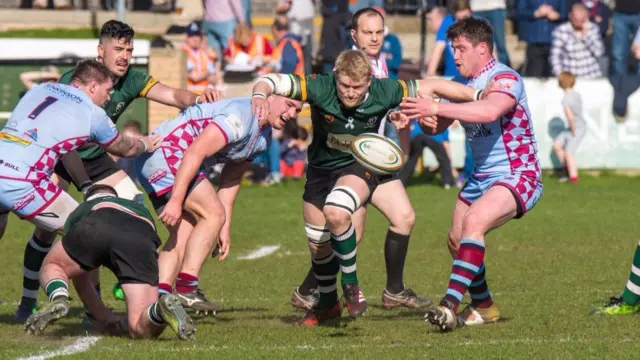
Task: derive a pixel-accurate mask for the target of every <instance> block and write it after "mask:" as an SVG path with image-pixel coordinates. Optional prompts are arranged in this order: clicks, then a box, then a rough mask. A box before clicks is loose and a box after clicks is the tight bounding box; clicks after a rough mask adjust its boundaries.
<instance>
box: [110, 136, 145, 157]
mask: <svg viewBox="0 0 640 360" xmlns="http://www.w3.org/2000/svg"><path fill="white" fill-rule="evenodd" d="M151 146H152V145H151V144H149V143H148V142H147V140H145V138H143V137H139V138H132V137H129V136H126V135H123V134H119V135H118V137H117V138H116V139H115V140H114V141H113V142H112V143H111V144H108V145H106V146H104V148H105V150H106V151H107V152H109V153H112V154H115V155H118V156H122V157H136V156H138V155H140V154H142V153H143V152H145V151H148V150H150V148H151Z"/></svg>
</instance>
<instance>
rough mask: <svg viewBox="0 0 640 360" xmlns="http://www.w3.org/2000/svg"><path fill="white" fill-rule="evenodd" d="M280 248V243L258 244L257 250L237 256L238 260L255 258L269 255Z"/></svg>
mask: <svg viewBox="0 0 640 360" xmlns="http://www.w3.org/2000/svg"><path fill="white" fill-rule="evenodd" d="M278 249H280V245H270V246H260V247H259V248H258V250H254V251H252V252H250V253H248V254H246V255H242V256H238V258H237V259H238V260H255V259H259V258H262V257H265V256H269V255H271V254H273V253H274V252H276V251H278Z"/></svg>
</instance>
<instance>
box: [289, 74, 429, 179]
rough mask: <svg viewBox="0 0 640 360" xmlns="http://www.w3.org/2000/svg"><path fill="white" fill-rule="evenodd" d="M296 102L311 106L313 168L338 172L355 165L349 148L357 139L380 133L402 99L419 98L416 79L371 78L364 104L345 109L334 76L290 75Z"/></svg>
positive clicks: (310, 164) (309, 154) (310, 157)
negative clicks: (391, 112) (382, 125)
mask: <svg viewBox="0 0 640 360" xmlns="http://www.w3.org/2000/svg"><path fill="white" fill-rule="evenodd" d="M289 78H290V79H291V83H292V84H291V89H293V90H292V92H291V93H290V94H288V96H289V97H290V98H292V99H296V100H302V101H307V102H308V103H309V105H310V106H311V121H312V125H313V140H312V141H311V145H309V149H308V158H309V166H313V167H316V168H322V169H337V168H341V167H343V166H347V165H349V164H351V163H352V162H354V161H355V160H354V159H353V156H352V155H351V152H350V150H349V146H350V145H351V142H352V141H353V139H355V137H356V136H358V135H360V134H362V133H367V132H377V131H378V129H379V127H380V123H381V121H382V119H383V118H384V117H385V115H386V114H387V112H388V111H389V109H393V108H395V107H397V106H398V105H399V104H400V102H402V98H403V97H406V96H411V97H416V96H417V88H418V87H417V83H416V81H415V80H410V81H406V82H405V81H403V80H394V79H389V78H386V79H377V78H372V79H371V85H370V86H369V91H368V93H367V94H366V95H365V98H364V100H363V101H362V103H360V104H359V105H357V106H356V107H354V108H345V107H344V106H343V105H342V103H341V102H340V99H339V98H338V94H337V90H336V83H335V78H334V74H333V73H329V74H322V75H316V74H314V75H305V76H299V75H289Z"/></svg>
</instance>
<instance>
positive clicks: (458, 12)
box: [449, 0, 473, 20]
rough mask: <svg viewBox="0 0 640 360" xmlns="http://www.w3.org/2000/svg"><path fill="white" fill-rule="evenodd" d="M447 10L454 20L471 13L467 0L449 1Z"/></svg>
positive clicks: (466, 16) (468, 15)
mask: <svg viewBox="0 0 640 360" xmlns="http://www.w3.org/2000/svg"><path fill="white" fill-rule="evenodd" d="M449 12H450V13H452V14H453V17H454V18H455V19H456V20H460V19H464V18H468V17H470V16H472V15H473V12H472V11H471V4H470V3H469V0H455V1H452V2H450V3H449Z"/></svg>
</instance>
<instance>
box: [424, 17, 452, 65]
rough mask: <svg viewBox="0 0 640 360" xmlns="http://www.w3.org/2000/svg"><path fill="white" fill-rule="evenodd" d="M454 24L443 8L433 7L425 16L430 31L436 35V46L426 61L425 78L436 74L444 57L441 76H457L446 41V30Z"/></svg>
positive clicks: (450, 49) (449, 46)
mask: <svg viewBox="0 0 640 360" xmlns="http://www.w3.org/2000/svg"><path fill="white" fill-rule="evenodd" d="M454 22H455V19H454V18H453V16H452V15H448V14H447V10H446V9H445V8H443V7H435V8H433V9H431V11H429V13H428V14H427V23H428V24H429V27H430V28H431V31H433V32H435V33H436V45H435V47H434V49H433V52H432V53H431V56H430V57H429V60H428V61H427V76H435V75H437V72H438V67H439V65H440V61H441V60H442V59H443V56H444V72H443V74H442V75H443V76H446V77H454V76H457V75H458V68H457V67H456V63H455V61H454V60H453V49H452V48H451V44H450V42H449V41H448V40H447V29H448V28H449V26H451V25H452V24H453V23H454Z"/></svg>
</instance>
